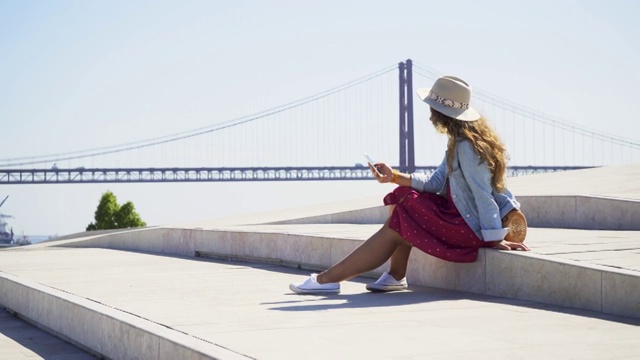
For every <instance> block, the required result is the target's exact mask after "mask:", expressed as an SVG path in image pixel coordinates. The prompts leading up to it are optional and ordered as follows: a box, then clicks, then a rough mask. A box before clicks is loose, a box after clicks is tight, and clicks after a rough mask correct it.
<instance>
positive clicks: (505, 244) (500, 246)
mask: <svg viewBox="0 0 640 360" xmlns="http://www.w3.org/2000/svg"><path fill="white" fill-rule="evenodd" d="M491 247H492V248H493V249H496V250H521V251H530V250H531V249H529V247H528V246H527V245H525V244H522V243H517V242H511V241H507V240H499V241H493V242H492V246H491Z"/></svg>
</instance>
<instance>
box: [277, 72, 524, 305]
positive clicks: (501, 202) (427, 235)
mask: <svg viewBox="0 0 640 360" xmlns="http://www.w3.org/2000/svg"><path fill="white" fill-rule="evenodd" d="M418 96H419V97H420V99H421V100H422V101H424V102H426V103H427V104H429V106H430V107H431V117H430V120H431V122H432V123H433V125H434V127H435V128H436V130H437V131H438V132H441V133H444V134H446V135H447V136H448V138H449V141H448V144H447V151H446V154H445V156H444V159H443V160H442V163H441V164H440V166H438V168H437V169H436V171H435V172H434V173H433V175H431V176H430V177H428V176H425V175H424V174H404V173H401V172H399V171H397V170H395V169H392V168H391V167H390V166H389V165H387V164H385V163H378V164H369V166H370V167H371V168H372V169H371V170H372V171H373V173H374V176H375V177H376V179H377V180H378V181H379V182H381V183H388V182H392V183H395V184H398V185H399V187H397V188H396V189H395V190H394V191H393V192H391V193H390V194H388V195H387V196H386V197H385V198H384V203H385V205H394V206H393V208H392V209H391V215H390V216H389V218H388V219H387V221H386V222H385V224H384V225H383V226H382V228H381V229H380V230H379V231H378V232H376V233H375V234H374V235H373V236H371V237H370V238H369V239H368V240H367V241H365V242H364V243H363V244H362V245H360V246H359V247H358V248H357V249H355V250H354V251H353V252H352V253H351V254H349V255H348V256H347V257H345V258H344V259H343V260H341V261H340V262H339V263H337V264H336V265H334V266H332V267H331V268H329V269H328V270H326V271H324V272H322V273H320V274H312V275H311V276H310V277H309V278H307V279H306V280H304V281H303V282H302V283H300V284H291V285H290V286H289V288H290V289H291V290H292V291H294V292H296V293H300V294H323V293H324V294H326V293H339V292H340V284H339V282H340V281H344V280H347V279H350V278H352V277H354V276H357V275H360V274H362V273H364V272H367V271H371V270H373V269H376V268H377V267H379V266H381V265H382V264H384V263H385V262H386V261H387V260H389V259H391V264H390V268H389V272H385V273H384V274H382V276H381V277H380V278H379V279H378V280H377V281H376V282H375V283H372V284H368V285H367V290H370V291H395V290H403V289H406V288H407V281H406V278H405V275H406V272H407V261H408V260H409V253H410V252H411V249H412V248H413V247H417V248H418V249H420V250H421V251H424V252H425V253H427V254H430V255H433V256H435V257H438V258H440V259H443V260H446V261H452V262H473V261H475V260H476V258H477V254H478V249H479V248H481V247H490V248H494V249H498V250H525V251H527V250H529V248H528V247H527V246H526V245H524V244H523V243H522V241H524V237H525V236H526V220H525V218H524V216H523V215H522V213H521V212H520V211H519V208H520V204H519V203H518V202H517V201H516V199H515V197H514V196H513V194H511V192H510V191H509V190H508V189H507V188H506V185H505V172H506V158H507V152H506V149H505V147H504V145H503V144H502V143H501V141H500V139H499V138H498V136H497V134H496V133H495V132H494V131H493V130H492V129H491V127H490V126H489V125H488V124H487V122H486V120H485V119H484V118H482V116H481V115H480V114H479V113H478V112H477V111H476V110H474V109H473V108H472V107H470V106H469V100H470V99H471V87H470V86H469V84H467V83H466V82H464V81H463V80H461V79H459V78H456V77H453V76H444V77H441V78H439V79H437V80H436V82H435V83H434V85H433V87H432V88H431V89H418ZM374 166H375V169H374V168H373V167H374ZM376 169H377V170H378V171H377V172H379V174H376V173H377V172H376V171H375V170H376ZM503 222H504V223H505V224H506V226H504V225H503ZM509 225H513V226H509Z"/></svg>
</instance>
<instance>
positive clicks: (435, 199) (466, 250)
mask: <svg viewBox="0 0 640 360" xmlns="http://www.w3.org/2000/svg"><path fill="white" fill-rule="evenodd" d="M450 193H451V192H450V191H447V197H446V198H444V197H442V196H439V195H436V194H433V193H428V192H418V191H416V190H414V189H412V188H410V187H404V186H399V187H397V188H396V189H395V190H394V191H393V192H391V193H389V194H387V196H385V198H384V203H385V205H395V206H396V207H395V209H394V210H393V213H392V214H391V217H390V219H389V227H391V228H392V229H393V230H395V231H396V232H397V233H398V234H400V236H402V237H403V238H404V239H405V240H407V241H408V242H410V243H411V244H412V245H413V246H414V247H416V248H418V249H420V250H422V251H424V252H425V253H427V254H429V255H433V256H435V257H437V258H440V259H442V260H446V261H451V262H460V263H467V262H474V261H476V258H477V257H478V248H481V247H484V246H486V243H485V242H484V241H482V240H481V239H479V238H478V236H477V235H476V234H475V233H474V232H473V231H472V230H471V228H469V225H467V223H466V222H465V221H464V219H463V218H462V215H460V213H459V212H458V209H456V207H455V205H454V204H453V201H452V200H451V197H450V195H449V194H450Z"/></svg>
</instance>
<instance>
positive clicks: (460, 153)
mask: <svg viewBox="0 0 640 360" xmlns="http://www.w3.org/2000/svg"><path fill="white" fill-rule="evenodd" d="M452 167H453V169H452V171H451V173H450V174H449V173H448V169H447V156H446V155H445V157H444V159H443V160H442V163H441V164H440V165H439V166H438V168H437V169H436V171H435V172H434V173H433V174H432V175H431V176H430V177H429V176H427V175H425V174H418V173H415V174H411V187H412V188H413V189H415V190H417V191H421V192H432V193H437V194H438V195H441V196H446V191H447V188H446V184H447V180H449V184H450V186H449V190H450V191H451V199H452V200H453V203H454V204H455V206H456V209H458V212H460V214H461V215H462V217H463V218H464V220H465V221H466V223H467V225H469V227H470V228H471V230H473V232H474V233H475V234H476V235H477V236H478V237H479V238H480V239H482V240H484V241H496V240H503V239H504V237H505V236H506V235H507V233H508V232H509V229H508V228H503V227H502V218H503V217H504V216H505V215H507V213H508V212H509V211H511V210H513V209H519V208H520V203H519V202H518V201H517V200H516V198H515V197H514V196H513V194H511V192H510V191H509V190H508V189H505V190H504V192H502V193H499V192H498V191H497V190H496V189H494V188H493V186H492V184H491V172H490V171H489V168H488V167H487V165H486V164H485V163H484V162H483V161H481V159H480V156H479V155H478V154H477V153H476V152H475V150H474V148H473V145H472V144H471V142H469V141H468V140H459V141H457V142H456V146H455V154H454V157H453V166H452Z"/></svg>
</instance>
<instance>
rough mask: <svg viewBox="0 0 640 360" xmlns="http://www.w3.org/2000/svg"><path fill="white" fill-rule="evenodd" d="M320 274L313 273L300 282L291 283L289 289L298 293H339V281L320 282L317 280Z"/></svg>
mask: <svg viewBox="0 0 640 360" xmlns="http://www.w3.org/2000/svg"><path fill="white" fill-rule="evenodd" d="M317 276H318V274H311V276H309V277H308V278H306V279H305V280H304V281H303V282H301V283H300V284H289V289H291V291H293V292H295V293H298V294H339V293H340V284H339V283H326V284H320V283H318V281H317V280H316V277H317Z"/></svg>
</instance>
